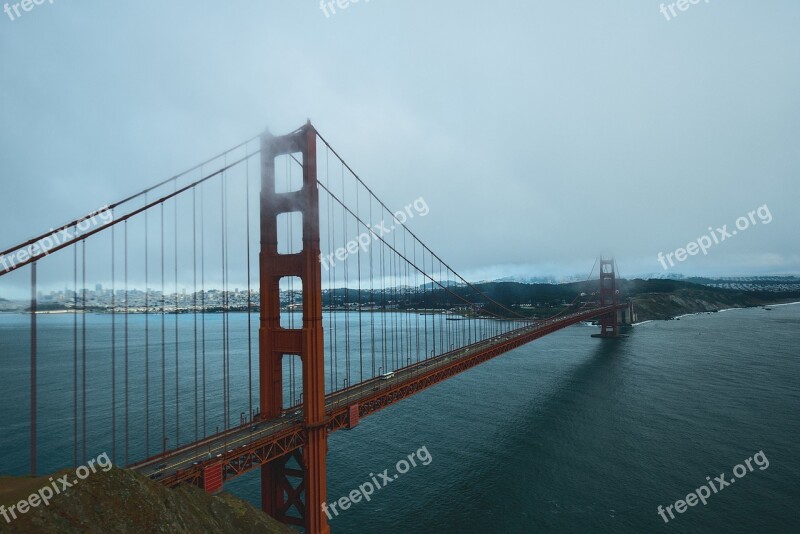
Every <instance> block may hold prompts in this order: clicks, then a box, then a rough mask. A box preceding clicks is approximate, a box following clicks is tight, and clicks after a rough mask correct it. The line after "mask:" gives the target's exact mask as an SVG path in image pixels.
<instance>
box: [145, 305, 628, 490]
mask: <svg viewBox="0 0 800 534" xmlns="http://www.w3.org/2000/svg"><path fill="white" fill-rule="evenodd" d="M626 306H627V304H618V305H617V308H624V307H626ZM613 308H614V307H613V306H607V307H605V308H593V309H591V310H586V311H581V312H576V313H573V314H570V315H565V316H563V317H561V318H559V319H551V320H548V321H541V322H534V323H532V324H531V326H526V327H523V328H519V329H516V330H512V331H511V332H508V333H505V334H501V335H498V336H494V337H492V338H488V339H486V340H484V341H481V342H478V343H474V344H472V345H469V346H467V347H461V348H459V349H456V350H454V351H450V352H447V353H444V354H442V355H440V356H437V357H435V358H430V359H428V360H423V361H420V362H419V363H414V364H411V365H409V366H407V367H404V368H402V369H398V370H396V371H394V373H393V374H392V376H391V377H389V378H386V377H384V378H381V377H375V378H372V379H369V380H365V381H364V382H362V383H359V384H356V385H353V386H351V387H348V388H346V389H342V390H339V391H336V392H333V393H330V394H328V395H327V396H326V400H325V407H326V408H325V410H326V415H327V421H328V422H327V426H328V429H329V431H331V432H333V431H336V430H340V429H343V428H351V427H353V426H355V425H356V424H358V420H359V419H360V418H363V417H365V416H367V415H370V414H372V413H374V412H376V411H378V410H380V409H382V408H385V407H387V406H390V405H391V404H394V403H396V402H399V401H400V400H402V399H404V398H406V397H409V396H411V395H413V394H415V393H418V392H419V391H421V390H423V389H426V388H428V387H430V386H432V385H434V384H436V383H438V382H441V381H443V380H445V379H447V378H450V377H451V376H454V375H456V374H459V373H461V372H463V371H466V370H467V369H470V368H472V367H474V366H476V365H478V364H480V363H483V362H484V361H486V360H489V359H491V358H494V357H496V356H498V355H500V354H503V353H505V352H508V351H509V350H512V349H514V348H516V347H519V346H521V345H524V344H526V343H529V342H530V341H533V340H535V339H538V338H540V337H542V336H545V335H547V334H550V333H552V332H555V331H557V330H560V329H562V328H566V327H567V326H571V325H573V324H576V323H578V322H582V321H586V320H589V319H593V318H597V317H600V316H602V315H604V314H606V313H609V312H610V311H611V310H612V309H613ZM353 407H355V408H353ZM303 428H304V425H303V415H302V407H301V406H295V407H293V408H289V409H288V410H285V411H284V415H283V416H282V417H280V418H277V419H272V420H263V421H259V420H256V421H254V422H251V423H247V424H245V425H241V426H238V427H235V428H232V429H230V430H228V431H227V432H222V433H220V434H216V435H213V436H210V437H208V438H206V439H203V440H201V441H199V442H197V443H192V444H189V445H186V446H184V447H181V448H179V449H176V450H173V451H167V453H166V454H160V455H157V456H153V457H151V458H148V459H147V460H144V461H142V462H139V463H137V464H134V465H131V466H130V468H131V469H134V470H136V471H138V472H140V473H142V474H144V475H146V476H149V477H150V478H152V479H156V480H159V481H161V482H163V483H164V484H165V485H167V486H175V485H177V484H179V483H180V482H190V483H193V484H196V485H200V486H201V487H202V485H203V477H204V473H205V468H207V467H209V466H214V465H221V466H222V473H223V479H224V480H227V479H230V478H233V477H236V476H238V475H241V474H243V473H245V472H247V471H250V470H252V469H255V468H258V467H260V466H261V465H263V464H264V463H267V462H269V461H271V460H273V459H275V458H277V457H280V456H283V455H284V454H287V453H289V452H292V451H293V450H295V449H297V448H299V447H301V446H302V445H303Z"/></svg>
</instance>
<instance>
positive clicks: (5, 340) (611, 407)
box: [0, 305, 800, 533]
mask: <svg viewBox="0 0 800 534" xmlns="http://www.w3.org/2000/svg"><path fill="white" fill-rule="evenodd" d="M246 317H247V316H246V315H244V314H238V315H237V314H232V315H231V331H232V332H233V333H234V334H238V335H237V336H236V337H237V338H245V339H246V336H244V334H245V333H246V326H247V325H246ZM27 320H28V319H27V318H25V317H24V316H8V315H7V316H0V358H2V364H0V370H2V373H0V388H2V389H3V391H4V399H5V400H4V401H3V402H2V403H0V472H4V473H23V472H25V470H26V469H27V466H28V457H27V449H26V446H25V445H24V444H25V443H26V441H25V439H24V436H25V432H27V427H26V425H25V421H26V419H27V409H28V408H27V406H26V403H27V402H28V401H27V398H28V397H27V391H28V390H27V387H28V385H27V382H26V380H27V367H26V366H27V362H28V360H27V354H26V352H25V351H26V350H27V346H28V345H27V343H28V341H27V339H26V336H27V335H28V333H27V323H26V321H27ZM72 320H73V318H72V317H71V316H64V317H46V318H43V319H42V321H41V322H40V326H41V328H45V329H49V332H51V333H52V335H50V336H45V338H46V339H48V340H49V341H47V342H42V341H40V345H41V344H42V343H45V344H44V346H42V347H40V349H41V352H42V356H40V364H41V366H42V367H43V368H44V369H46V370H42V371H40V384H41V383H44V386H42V385H40V388H44V387H47V385H51V386H53V387H50V388H49V391H51V393H50V394H48V395H43V394H42V395H40V398H41V400H40V413H39V419H40V438H41V442H40V446H39V450H40V452H39V463H40V467H41V470H43V471H46V470H48V469H54V468H57V467H61V466H63V465H66V464H68V463H70V462H71V459H72V454H73V449H72V433H73V431H74V428H73V419H72V417H73V413H72V407H71V402H72V396H73V393H72V389H71V387H72V372H73V361H72V343H73V341H72V338H71V335H72V334H71V333H72V326H73V325H72ZM142 320H143V319H142V316H139V317H131V319H130V321H131V322H132V323H136V322H137V321H142ZM167 320H168V321H169V320H170V319H169V318H168V319H167ZM179 320H181V321H188V320H189V318H187V317H181V318H179ZM209 320H210V321H212V323H210V325H211V326H209V331H210V332H214V331H216V330H215V329H216V327H217V325H216V323H213V320H214V319H209ZM106 321H107V318H106V317H103V316H88V317H87V325H88V326H87V328H88V334H87V336H88V338H89V342H88V343H87V345H88V346H89V347H91V350H89V351H88V356H87V368H88V369H89V370H90V374H89V379H88V381H87V386H88V393H87V405H88V409H87V411H88V412H89V413H90V414H91V413H93V412H95V411H97V412H103V411H105V412H108V409H107V408H108V406H109V405H110V404H109V400H110V392H109V391H107V390H105V389H103V388H102V387H101V386H100V384H101V383H102V382H103V380H102V378H103V375H102V373H110V369H109V368H108V367H109V366H108V361H109V360H108V350H109V346H110V339H108V332H107V328H105V326H107V325H106ZM158 324H159V325H160V319H159V322H158ZM253 324H254V327H255V326H256V325H257V321H256V322H254V323H253ZM92 325H95V328H94V329H93V328H92ZM129 327H130V328H131V330H132V332H138V331H139V330H138V329H139V328H141V325H140V324H138V323H137V324H136V325H129ZM340 328H343V327H342V326H340V324H339V322H338V321H337V322H336V324H335V326H334V329H340ZM169 331H170V326H169V325H167V333H168V332H169ZM594 331H595V329H594V328H591V327H586V326H574V327H570V328H567V329H565V330H562V331H560V332H557V333H555V334H552V335H550V336H547V337H545V338H543V339H540V340H537V341H535V342H533V343H530V344H528V345H526V346H524V347H520V348H518V349H516V350H514V351H512V352H510V353H508V354H505V355H503V356H501V357H499V358H496V359H494V360H492V361H490V362H487V363H485V364H483V365H481V366H479V367H477V368H475V369H472V370H470V371H468V372H466V373H464V374H462V375H460V376H458V377H455V378H452V379H450V380H448V381H446V382H444V383H442V384H439V385H437V386H435V387H433V388H431V389H429V390H426V391H424V392H422V393H420V394H418V395H415V396H414V397H412V398H410V399H407V400H405V401H403V402H401V403H399V404H397V405H395V406H392V407H390V408H387V409H386V410H384V411H382V412H380V413H378V414H375V415H373V416H370V417H368V418H367V419H364V420H363V421H362V422H361V424H360V425H359V426H358V427H356V428H355V429H353V430H349V431H342V432H337V433H335V434H333V435H331V437H330V439H329V456H328V501H329V502H330V503H332V502H336V501H337V500H338V499H339V498H341V497H343V496H346V495H348V494H350V493H351V492H352V491H353V490H356V489H357V488H358V487H359V486H361V485H364V484H365V483H367V482H370V481H373V480H375V479H378V476H377V474H378V473H383V472H384V470H387V472H388V473H389V475H390V477H391V475H392V474H393V473H395V474H397V475H398V476H397V478H392V481H391V482H390V483H386V485H385V486H384V487H381V488H380V489H378V490H374V491H373V494H372V495H371V496H370V500H369V501H368V502H367V501H364V500H361V501H360V502H358V503H355V504H352V505H351V506H349V507H348V508H347V510H339V513H338V515H337V514H333V513H332V518H333V519H332V521H331V522H330V524H331V527H332V531H333V532H336V533H339V532H353V533H355V532H358V533H371V532H376V533H377V532H453V533H462V532H467V533H470V532H475V533H483V532H520V533H522V532H589V531H599V532H708V531H721V532H800V445H798V443H800V305H797V306H776V307H774V308H773V310H772V311H766V310H762V309H747V310H732V311H728V312H722V313H717V314H703V315H694V316H687V317H683V318H681V320H680V321H666V322H664V321H654V322H649V323H646V324H642V325H639V326H637V327H635V328H634V329H632V331H631V332H630V335H629V337H628V338H626V339H623V340H599V339H594V338H591V337H590V334H591V333H593V332H594ZM151 335H152V336H154V338H153V339H155V340H157V341H160V335H161V334H160V331H159V330H158V329H157V328H156V330H155V331H154V332H151ZM181 335H183V334H181ZM132 337H133V338H136V339H139V341H137V342H136V346H137V347H138V346H139V345H140V344H141V343H140V342H141V339H140V338H141V336H138V337H137V336H136V335H134V336H132ZM211 338H213V335H210V339H211ZM187 342H188V341H187ZM216 342H217V341H210V342H209V353H211V352H213V343H216ZM117 343H119V340H117ZM132 345H133V344H132ZM65 347H66V348H65ZM140 349H141V347H139V348H137V349H135V350H140ZM135 350H134V349H133V348H132V347H129V351H130V353H131V354H133V353H134V352H135ZM58 354H62V356H58ZM136 354H138V352H137V353H136ZM246 355H247V343H246V341H245V342H244V343H243V344H241V343H237V342H234V343H233V345H232V359H233V360H234V362H235V363H234V364H233V368H234V370H235V372H236V375H235V377H234V378H233V379H232V380H233V381H234V384H236V385H237V386H239V385H241V384H246V383H247V376H246V373H247V371H246V365H245V366H242V365H241V362H243V361H246V357H247V356H246ZM117 357H119V354H118V355H117ZM153 358H154V359H153V361H154V362H155V363H156V366H157V369H156V371H157V372H158V373H160V358H161V355H160V347H159V352H158V353H157V354H156V355H155V356H153ZM181 358H187V359H186V360H185V361H183V360H182V363H181V365H184V364H185V365H186V366H188V368H191V366H192V364H193V362H192V361H191V358H192V355H191V354H189V353H187V354H186V355H185V356H184V355H182V356H181ZM167 361H168V362H169V361H171V360H169V359H168V360H167ZM209 361H210V362H213V366H212V365H211V363H209V383H210V384H217V385H219V388H218V389H211V388H212V387H216V386H212V385H209V391H208V393H209V397H210V398H209V412H215V413H216V412H218V411H219V407H220V405H221V400H220V397H221V394H220V392H221V385H220V384H219V380H216V379H215V378H214V377H215V376H219V373H221V369H222V367H221V366H222V363H221V360H220V358H219V357H218V356H216V355H215V356H213V357H210V358H209ZM139 363H141V362H139ZM137 365H138V364H135V363H132V364H131V369H132V370H131V373H130V374H131V377H130V381H131V383H132V384H134V383H135V385H132V386H131V388H132V390H133V391H139V389H141V388H142V387H143V384H142V382H143V374H142V372H141V369H140V368H139V367H137ZM213 368H217V370H216V371H214V370H213ZM103 369H105V371H104V370H103ZM117 369H118V371H119V369H120V368H119V367H117ZM152 372H153V370H152V369H151V373H152ZM92 373H98V375H94V374H92ZM169 373H170V371H169V370H168V375H167V379H168V380H169V381H174V380H175V378H174V375H172V374H169ZM215 373H217V374H216V375H215ZM185 374H189V373H185ZM19 377H24V378H23V379H22V380H20V378H19ZM119 377H120V375H119V374H118V379H119ZM184 381H185V382H184ZM192 381H193V378H191V377H189V378H186V377H185V376H182V377H181V381H180V388H181V391H182V393H181V397H180V398H179V399H178V400H179V401H180V402H179V410H180V414H181V415H180V417H181V421H184V420H186V421H190V423H184V422H182V423H181V425H182V426H181V430H180V438H179V439H182V440H186V439H191V437H192V434H193V432H194V425H193V423H192V422H191V421H192V419H193V413H194V408H193V406H192V399H193V390H194V386H193V384H192ZM155 383H156V386H155V387H156V388H157V390H158V391H160V387H161V384H160V378H158V380H155ZM57 384H64V385H62V387H61V388H60V389H59V388H58V387H55V385H57ZM93 384H94V387H93ZM137 388H138V389H137ZM212 392H213V394H212ZM119 394H120V393H119V391H118V395H119ZM231 396H232V404H233V406H234V409H235V410H236V411H235V412H234V413H237V414H238V410H239V409H240V408H242V407H245V406H247V405H248V403H249V399H248V392H247V388H246V386H245V387H236V388H235V390H233V391H232V392H231ZM168 400H170V401H171V399H168ZM121 402H122V400H121V399H119V398H118V399H117V406H118V414H117V418H118V420H117V428H118V429H119V431H120V432H121V426H120V425H121V424H122V423H121V421H120V420H119V418H120V415H119V414H120V413H121V412H119V410H121V407H122V404H121ZM165 405H166V411H167V412H168V413H167V422H166V424H167V428H168V435H173V432H174V427H173V426H172V420H173V419H172V418H171V417H170V415H169V414H170V413H175V411H176V406H175V402H165ZM104 407H105V408H106V409H105V410H104ZM246 409H247V408H244V410H246ZM131 411H133V412H135V415H132V416H131V419H132V421H131V424H132V425H133V424H135V423H136V422H137V421H139V419H140V418H141V415H142V414H141V412H142V411H143V408H142V407H141V406H140V407H139V410H138V412H137V411H136V409H135V408H131ZM160 414H161V401H160V400H157V399H156V401H155V402H154V403H153V405H152V406H151V417H152V418H153V421H152V422H151V432H152V434H153V435H152V436H151V443H150V446H151V448H152V447H158V445H154V444H153V442H155V441H158V439H160V436H161V421H160V419H159V418H160ZM104 417H105V416H104ZM104 417H101V418H99V419H96V420H93V419H92V418H91V417H90V418H89V421H88V423H87V436H88V442H89V444H90V445H89V447H88V450H87V455H88V457H92V456H94V455H97V454H99V453H100V452H103V451H104V450H105V451H107V452H109V453H110V452H111V451H110V449H109V447H111V446H112V444H111V442H110V437H109V436H108V426H107V421H106V420H105V419H104ZM209 419H210V421H208V422H207V425H209V426H210V425H216V424H218V423H219V421H217V419H214V418H213V417H209ZM237 422H238V417H237ZM212 428H213V427H212ZM173 439H174V438H173ZM65 443H67V444H68V446H66V447H65V446H64V444H65ZM20 444H22V446H21V445H20ZM144 447H145V444H144V442H143V437H142V436H141V435H137V436H135V437H133V438H132V439H131V443H129V448H130V454H131V455H132V456H135V455H136V454H137V453H141V452H142V450H143V448H144ZM123 449H124V446H123V444H121V443H120V442H119V436H118V440H117V445H116V447H115V450H116V455H117V457H118V459H119V460H121V458H120V457H121V456H122V455H123V452H124V450H123ZM417 451H419V452H417ZM79 452H82V451H79ZM415 452H417V456H416V458H417V460H416V464H417V465H416V466H410V465H409V467H408V470H407V472H405V473H402V474H400V473H397V469H398V461H400V460H401V459H406V460H408V457H409V455H410V454H412V453H415ZM757 453H761V454H760V455H759V456H758V458H760V459H762V460H763V459H764V458H766V460H767V461H768V462H769V465H768V467H766V468H764V469H761V468H759V465H762V466H763V464H764V463H765V462H763V461H762V462H760V463H756V460H752V461H751V466H752V467H753V470H752V472H750V471H748V472H747V474H746V475H745V476H743V477H742V478H736V477H735V476H734V475H733V474H732V472H733V470H734V467H735V466H737V464H742V465H743V468H744V463H745V460H749V459H750V458H752V457H754V455H756V454H757ZM421 459H427V461H426V462H425V463H427V465H423V462H422V461H421ZM400 467H401V470H405V466H403V465H402V464H401V466H400ZM739 473H741V471H739ZM720 474H725V478H726V480H731V479H735V480H736V482H735V483H733V484H731V485H730V486H728V487H725V488H723V489H721V490H719V491H718V492H717V493H712V494H711V495H710V496H709V497H708V498H707V499H706V500H707V504H705V505H703V504H702V503H698V504H696V505H695V506H692V507H688V508H687V509H686V510H685V511H684V512H683V513H677V512H673V515H674V518H673V519H670V520H669V523H665V522H664V520H663V519H662V517H661V516H660V515H659V513H658V511H657V509H658V506H659V505H660V506H662V507H664V508H666V507H667V506H670V505H673V509H674V504H675V501H677V500H679V499H686V496H687V495H688V494H689V493H690V492H694V491H695V490H696V489H697V488H699V487H700V486H702V485H705V484H708V482H707V478H706V477H709V478H710V479H711V480H712V481H713V480H714V479H715V477H718V476H720ZM379 484H380V481H379ZM717 485H718V484H717ZM226 489H227V490H228V491H230V492H232V493H234V494H236V495H239V496H240V497H242V498H244V499H247V500H249V501H251V502H253V503H254V504H258V503H259V493H258V492H259V477H258V474H257V473H254V474H251V475H247V476H244V477H241V478H239V479H237V480H235V481H233V482H231V483H229V484H228V485H227V486H226ZM666 517H667V518H668V519H669V516H668V515H667V516H666Z"/></svg>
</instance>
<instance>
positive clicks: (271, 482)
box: [259, 122, 329, 533]
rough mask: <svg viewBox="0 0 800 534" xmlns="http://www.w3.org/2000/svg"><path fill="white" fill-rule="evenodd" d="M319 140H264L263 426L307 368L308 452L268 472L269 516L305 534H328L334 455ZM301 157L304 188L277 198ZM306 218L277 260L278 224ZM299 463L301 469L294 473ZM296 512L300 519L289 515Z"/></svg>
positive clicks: (306, 130)
mask: <svg viewBox="0 0 800 534" xmlns="http://www.w3.org/2000/svg"><path fill="white" fill-rule="evenodd" d="M316 139H317V133H316V131H315V130H314V127H313V126H311V123H310V122H309V123H308V124H306V125H305V126H304V127H303V128H301V129H299V130H298V131H296V132H294V133H292V134H289V135H286V136H283V137H272V136H270V135H269V134H265V135H264V136H263V137H262V140H261V143H262V145H261V252H260V256H259V264H260V271H261V275H260V276H261V325H260V329H259V376H260V384H259V388H260V408H261V415H262V417H264V418H268V419H274V418H277V417H280V415H281V410H282V408H283V398H282V389H283V388H282V386H283V374H282V364H283V358H284V357H286V356H292V355H296V356H299V357H300V360H301V362H302V377H303V396H302V398H303V437H302V442H303V446H302V449H301V450H302V452H301V453H299V454H298V451H297V450H295V451H293V452H289V453H287V454H284V455H283V456H280V457H278V458H276V459H274V460H272V461H270V462H268V463H266V464H265V465H264V466H263V467H262V469H261V502H262V505H263V509H264V511H265V512H267V513H268V514H269V515H271V516H272V517H274V518H276V519H278V520H279V521H282V522H284V523H289V524H295V525H298V526H303V527H304V528H305V531H306V532H309V533H311V532H315V533H316V532H319V533H327V532H329V527H328V525H327V521H326V520H325V515H324V513H323V511H322V503H324V502H325V499H326V493H325V491H326V486H325V473H326V464H325V462H326V455H327V452H328V439H327V430H326V428H325V424H326V421H325V383H324V372H325V369H324V348H323V344H322V343H323V337H322V336H323V333H322V281H321V272H320V264H319V260H318V258H319V256H320V244H319V190H318V188H317V162H316V157H317V149H316ZM295 153H299V154H300V155H301V161H302V166H303V172H302V186H301V187H300V189H299V190H297V191H291V192H284V193H276V180H275V158H276V157H278V156H281V155H287V154H295ZM284 213H287V214H288V213H299V214H300V215H301V217H302V221H303V222H302V233H303V236H302V243H303V249H302V250H301V251H299V252H296V253H294V254H280V253H279V252H278V216H279V215H281V214H284ZM285 277H297V278H299V279H300V281H301V282H302V291H303V293H302V294H303V324H302V327H301V328H299V329H287V328H283V327H282V326H281V320H280V319H281V308H280V282H281V279H283V278H285ZM291 461H293V462H295V463H296V464H299V465H298V466H297V467H292V466H290V462H291ZM290 510H293V512H294V514H290Z"/></svg>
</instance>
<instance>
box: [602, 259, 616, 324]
mask: <svg viewBox="0 0 800 534" xmlns="http://www.w3.org/2000/svg"><path fill="white" fill-rule="evenodd" d="M614 265H615V262H614V258H611V259H608V260H604V259H603V258H602V257H601V258H600V306H611V305H614V306H616V304H617V273H616V271H615V267H614ZM598 337H604V338H606V337H619V319H618V317H617V310H616V309H615V310H614V312H613V313H609V314H608V315H604V316H603V317H601V318H600V335H599V336H598Z"/></svg>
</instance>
